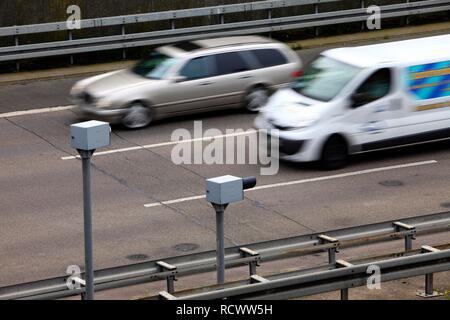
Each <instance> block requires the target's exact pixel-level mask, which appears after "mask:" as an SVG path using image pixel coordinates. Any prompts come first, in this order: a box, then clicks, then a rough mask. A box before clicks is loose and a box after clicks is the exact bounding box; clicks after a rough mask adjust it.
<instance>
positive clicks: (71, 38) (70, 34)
mask: <svg viewBox="0 0 450 320" xmlns="http://www.w3.org/2000/svg"><path fill="white" fill-rule="evenodd" d="M69 40H70V41H72V40H73V34H72V30H69ZM70 64H71V65H73V55H72V54H71V55H70Z"/></svg>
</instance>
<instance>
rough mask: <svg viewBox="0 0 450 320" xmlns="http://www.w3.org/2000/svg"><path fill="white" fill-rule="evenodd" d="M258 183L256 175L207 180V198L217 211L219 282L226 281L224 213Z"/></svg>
mask: <svg viewBox="0 0 450 320" xmlns="http://www.w3.org/2000/svg"><path fill="white" fill-rule="evenodd" d="M255 185H256V178H255V177H248V178H239V177H234V176H230V175H228V176H222V177H216V178H212V179H207V180H206V200H207V201H208V202H209V203H211V205H212V206H213V208H214V210H215V211H216V241H217V283H218V284H224V283H225V233H224V213H225V209H226V208H227V207H228V205H229V204H230V203H233V202H238V201H241V200H243V199H244V190H246V189H250V188H253V187H254V186H255Z"/></svg>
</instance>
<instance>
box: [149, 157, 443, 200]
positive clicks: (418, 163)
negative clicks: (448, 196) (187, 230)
mask: <svg viewBox="0 0 450 320" xmlns="http://www.w3.org/2000/svg"><path fill="white" fill-rule="evenodd" d="M436 163H437V161H436V160H428V161H420V162H413V163H407V164H400V165H394V166H388V167H380V168H374V169H367V170H361V171H354V172H347V173H342V174H335V175H331V176H324V177H317V178H310V179H303V180H294V181H287V182H280V183H273V184H267V185H263V186H259V187H255V188H253V189H249V190H246V192H250V191H257V190H264V189H271V188H277V187H285V186H292V185H297V184H303V183H309V182H318V181H324V180H332V179H339V178H345V177H352V176H359V175H364V174H369V173H374V172H381V171H390V170H395V169H402V168H409V167H417V166H423V165H428V164H436ZM204 198H206V196H205V195H202V196H193V197H187V198H179V199H174V200H168V201H162V202H153V203H148V204H144V207H146V208H152V207H159V206H163V205H169V204H175V203H180V202H187V201H193V200H199V199H204Z"/></svg>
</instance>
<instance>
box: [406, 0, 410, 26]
mask: <svg viewBox="0 0 450 320" xmlns="http://www.w3.org/2000/svg"><path fill="white" fill-rule="evenodd" d="M406 3H409V0H406ZM406 25H409V16H406Z"/></svg>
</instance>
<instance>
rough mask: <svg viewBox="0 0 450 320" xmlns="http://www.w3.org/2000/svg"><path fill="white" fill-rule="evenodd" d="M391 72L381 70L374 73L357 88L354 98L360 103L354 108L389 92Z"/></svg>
mask: <svg viewBox="0 0 450 320" xmlns="http://www.w3.org/2000/svg"><path fill="white" fill-rule="evenodd" d="M391 85H392V75H391V70H390V69H388V68H383V69H380V70H377V71H375V72H374V73H373V74H372V75H371V76H370V77H369V78H368V79H367V80H366V81H365V82H364V83H363V84H362V85H360V86H359V88H358V89H357V90H356V94H355V95H354V96H356V97H358V98H357V100H359V102H360V103H358V104H357V105H356V106H360V105H363V104H367V103H370V102H373V101H375V100H378V99H380V98H382V97H384V96H385V95H387V94H388V93H389V92H390V91H391Z"/></svg>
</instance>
